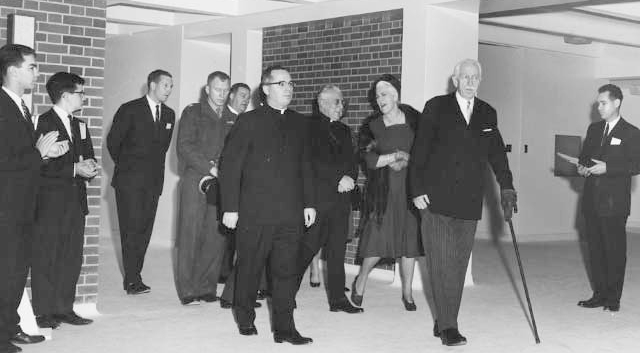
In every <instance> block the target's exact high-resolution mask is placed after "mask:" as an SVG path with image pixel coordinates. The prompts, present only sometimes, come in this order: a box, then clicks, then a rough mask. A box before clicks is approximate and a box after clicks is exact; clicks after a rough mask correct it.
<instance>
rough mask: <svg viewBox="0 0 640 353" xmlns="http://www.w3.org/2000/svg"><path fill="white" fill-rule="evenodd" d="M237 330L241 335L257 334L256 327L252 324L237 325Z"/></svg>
mask: <svg viewBox="0 0 640 353" xmlns="http://www.w3.org/2000/svg"><path fill="white" fill-rule="evenodd" d="M238 331H239V332H240V334H241V335H243V336H253V335H257V334H258V329H257V328H256V327H255V326H253V325H251V326H247V327H243V326H238Z"/></svg>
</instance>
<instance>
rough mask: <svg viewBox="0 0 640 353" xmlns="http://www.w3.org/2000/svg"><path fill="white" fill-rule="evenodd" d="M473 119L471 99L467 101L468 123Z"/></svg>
mask: <svg viewBox="0 0 640 353" xmlns="http://www.w3.org/2000/svg"><path fill="white" fill-rule="evenodd" d="M470 120H471V101H467V124H468V123H469V121H470Z"/></svg>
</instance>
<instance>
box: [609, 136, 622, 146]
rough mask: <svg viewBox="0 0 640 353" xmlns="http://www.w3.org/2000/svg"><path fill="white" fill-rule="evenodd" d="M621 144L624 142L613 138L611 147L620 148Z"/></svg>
mask: <svg viewBox="0 0 640 353" xmlns="http://www.w3.org/2000/svg"><path fill="white" fill-rule="evenodd" d="M620 142H622V140H621V139H619V138H615V137H612V138H611V145H612V146H618V145H620Z"/></svg>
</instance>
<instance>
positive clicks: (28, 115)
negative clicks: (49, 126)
mask: <svg viewBox="0 0 640 353" xmlns="http://www.w3.org/2000/svg"><path fill="white" fill-rule="evenodd" d="M20 101H21V102H22V112H23V113H24V118H25V119H26V120H27V122H28V123H29V125H31V127H33V121H32V120H31V112H29V108H28V107H27V104H26V103H25V102H24V100H23V99H21V100H20Z"/></svg>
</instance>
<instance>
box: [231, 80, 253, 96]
mask: <svg viewBox="0 0 640 353" xmlns="http://www.w3.org/2000/svg"><path fill="white" fill-rule="evenodd" d="M240 88H246V89H247V91H249V92H251V88H250V87H249V85H248V84H246V83H243V82H238V83H234V84H233V86H231V89H230V90H229V94H230V95H231V94H236V92H238V90H239V89H240Z"/></svg>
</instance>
